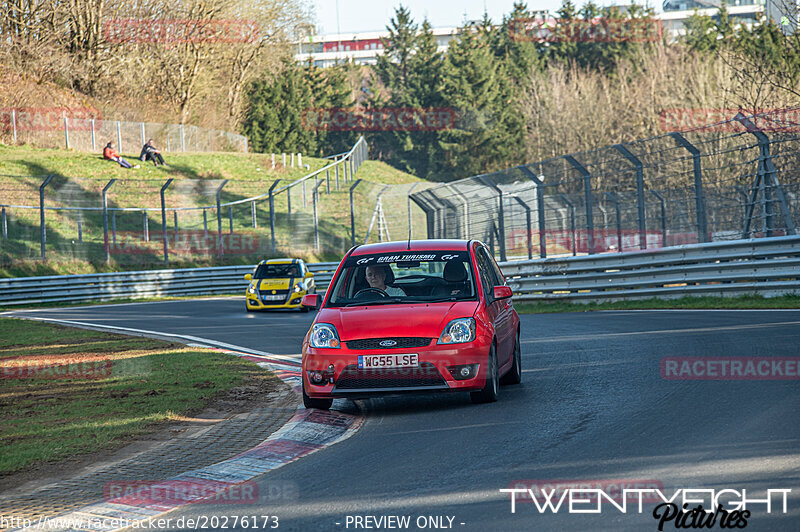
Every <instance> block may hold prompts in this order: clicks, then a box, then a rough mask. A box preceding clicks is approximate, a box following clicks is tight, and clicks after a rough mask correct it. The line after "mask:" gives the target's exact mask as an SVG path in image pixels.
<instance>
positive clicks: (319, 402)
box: [303, 384, 333, 410]
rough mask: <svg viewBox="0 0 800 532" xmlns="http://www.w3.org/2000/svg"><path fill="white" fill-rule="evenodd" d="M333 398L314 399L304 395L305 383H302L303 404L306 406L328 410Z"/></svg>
mask: <svg viewBox="0 0 800 532" xmlns="http://www.w3.org/2000/svg"><path fill="white" fill-rule="evenodd" d="M331 405H333V399H315V398H312V397H309V396H307V395H306V385H305V384H303V406H305V407H306V408H318V409H320V410H330V408H331Z"/></svg>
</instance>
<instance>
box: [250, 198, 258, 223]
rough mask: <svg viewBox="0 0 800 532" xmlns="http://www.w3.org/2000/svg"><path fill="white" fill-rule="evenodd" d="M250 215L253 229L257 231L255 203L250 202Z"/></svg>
mask: <svg viewBox="0 0 800 532" xmlns="http://www.w3.org/2000/svg"><path fill="white" fill-rule="evenodd" d="M250 214H251V216H252V218H253V229H258V221H257V220H256V202H255V201H251V202H250Z"/></svg>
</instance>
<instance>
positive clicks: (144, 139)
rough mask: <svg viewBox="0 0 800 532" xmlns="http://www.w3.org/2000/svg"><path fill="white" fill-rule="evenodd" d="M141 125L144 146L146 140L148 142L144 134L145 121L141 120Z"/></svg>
mask: <svg viewBox="0 0 800 532" xmlns="http://www.w3.org/2000/svg"><path fill="white" fill-rule="evenodd" d="M139 125H141V126H142V146H144V144H145V142H147V139H146V138H145V136H144V122H139Z"/></svg>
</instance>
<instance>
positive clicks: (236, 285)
mask: <svg viewBox="0 0 800 532" xmlns="http://www.w3.org/2000/svg"><path fill="white" fill-rule="evenodd" d="M338 264H339V263H338V262H324V263H313V264H309V265H308V266H309V269H310V270H311V271H312V272H314V279H315V281H316V283H317V289H318V290H320V291H322V290H326V289H327V287H328V284H329V283H330V281H331V278H332V277H333V274H334V272H335V271H336V268H337V266H338ZM500 266H501V267H502V269H503V272H504V274H505V275H506V278H507V280H508V284H509V286H510V287H511V289H512V290H513V291H514V293H515V299H516V300H518V301H536V300H572V301H588V300H595V301H599V300H618V299H637V298H649V297H680V296H685V295H738V294H743V293H758V294H762V295H768V296H769V295H779V294H786V293H800V236H783V237H772V238H758V239H751V240H738V241H728V242H712V243H706V244H690V245H685V246H676V247H672V248H665V249H656V250H652V251H640V252H632V253H609V254H603V255H588V256H580V257H568V258H552V259H538V260H524V261H512V262H502V263H500ZM252 270H253V267H252V266H221V267H216V268H187V269H175V270H153V271H137V272H119V273H99V274H91V275H62V276H47V277H23V278H14V279H0V306H13V305H21V304H32V303H60V302H83V301H108V300H111V299H121V298H130V299H136V298H145V297H160V296H194V295H208V294H237V293H242V292H243V290H244V289H245V288H246V286H247V281H245V280H244V275H245V274H246V273H250V272H251V271H252Z"/></svg>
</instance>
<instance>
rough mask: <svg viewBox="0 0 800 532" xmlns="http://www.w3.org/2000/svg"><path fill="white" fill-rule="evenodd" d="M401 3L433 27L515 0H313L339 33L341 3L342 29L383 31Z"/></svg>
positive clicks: (552, 7) (548, 5)
mask: <svg viewBox="0 0 800 532" xmlns="http://www.w3.org/2000/svg"><path fill="white" fill-rule="evenodd" d="M573 1H574V3H575V4H576V5H579V6H580V5H583V0H573ZM596 1H597V0H596ZM401 3H402V4H403V5H404V6H406V7H407V8H409V9H410V11H411V16H412V17H413V18H414V20H415V21H417V22H422V20H423V19H424V18H425V17H428V20H430V22H431V24H432V25H433V27H435V28H445V27H456V26H459V25H460V24H462V23H463V22H464V19H465V17H466V19H467V20H477V19H480V18H482V17H483V13H484V10H485V11H487V12H488V13H489V17H490V18H491V19H492V21H493V22H495V23H499V22H500V21H502V20H503V15H506V14H508V13H510V12H511V9H512V6H513V5H514V0H402V2H401V0H313V6H314V8H315V11H316V19H317V20H316V22H317V32H318V33H319V34H322V35H324V34H328V33H338V31H337V21H336V18H337V17H336V9H337V4H338V9H339V21H338V27H339V29H340V30H341V32H342V33H355V32H361V31H382V30H384V29H385V27H386V26H387V25H388V24H389V20H390V19H391V18H392V17H393V16H394V9H395V7H397V6H399V5H400V4H401ZM597 3H598V4H601V5H610V4H612V3H622V2H619V1H616V2H615V1H608V0H599V1H597ZM639 3H642V1H641V0H640V2H639ZM527 4H528V9H530V10H532V11H538V10H548V11H556V10H557V9H558V8H559V7H560V6H561V0H528V2H527ZM650 4H651V5H653V6H654V7H655V8H656V9H657V10H659V11H660V9H659V8H660V6H661V4H660V2H653V1H652V0H651V2H650Z"/></svg>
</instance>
